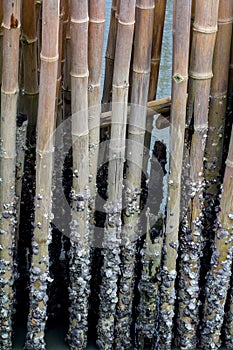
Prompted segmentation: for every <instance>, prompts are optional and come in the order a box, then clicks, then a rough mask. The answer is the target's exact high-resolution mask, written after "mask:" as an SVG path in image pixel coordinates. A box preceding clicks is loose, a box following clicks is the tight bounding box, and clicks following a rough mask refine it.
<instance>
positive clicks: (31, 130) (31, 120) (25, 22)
mask: <svg viewBox="0 0 233 350" xmlns="http://www.w3.org/2000/svg"><path fill="white" fill-rule="evenodd" d="M36 20H37V19H36V4H35V1H28V0H23V1H22V30H21V38H20V42H21V74H22V77H21V79H20V81H21V83H22V85H21V86H20V94H19V101H18V112H19V113H21V114H22V115H23V117H22V119H23V121H22V123H21V122H18V127H17V159H16V161H17V169H16V170H17V172H16V196H17V197H18V203H17V206H18V212H19V214H20V200H21V190H22V178H23V174H24V160H25V149H26V136H27V139H28V143H29V145H30V146H32V147H33V148H34V149H35V130H36V121H37V110H38V97H39V87H38V72H37V68H38V62H37V58H38V57H37V43H38V39H37V21H36ZM24 119H25V120H24ZM19 216H20V215H19ZM18 225H19V221H18Z"/></svg>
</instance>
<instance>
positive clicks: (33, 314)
mask: <svg viewBox="0 0 233 350" xmlns="http://www.w3.org/2000/svg"><path fill="white" fill-rule="evenodd" d="M59 14H60V2H59V0H51V1H43V4H42V38H43V40H42V48H41V54H40V59H41V74H40V90H39V106H38V123H37V142H36V198H35V224H34V227H35V228H34V234H33V242H32V247H33V254H32V263H31V269H30V280H31V285H30V310H29V317H28V330H27V339H26V344H25V348H26V349H38V350H39V349H41V350H42V349H45V347H46V345H45V339H44V331H45V326H46V320H47V315H46V311H47V310H46V309H47V300H48V296H47V286H48V283H50V282H51V278H50V276H49V252H48V245H49V243H50V240H51V227H50V220H51V216H52V213H51V207H52V203H51V202H52V198H51V187H52V173H53V153H54V150H53V148H54V144H53V143H54V142H53V131H54V125H55V118H54V115H55V100H56V81H57V80H56V78H57V66H58V37H59Z"/></svg>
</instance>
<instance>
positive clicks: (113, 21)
mask: <svg viewBox="0 0 233 350" xmlns="http://www.w3.org/2000/svg"><path fill="white" fill-rule="evenodd" d="M120 1H121V0H112V8H111V15H110V27H109V32H108V42H107V49H106V56H105V74H104V89H103V97H102V103H107V104H108V103H109V102H111V97H112V79H113V70H114V59H115V49H116V37H117V23H118V10H119V6H120Z"/></svg>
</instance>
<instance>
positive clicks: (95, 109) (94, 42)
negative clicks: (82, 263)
mask: <svg viewBox="0 0 233 350" xmlns="http://www.w3.org/2000/svg"><path fill="white" fill-rule="evenodd" d="M89 16H90V23H89V34H88V35H89V39H88V40H89V43H88V63H89V81H88V105H89V172H90V201H89V208H90V238H91V240H93V239H94V236H93V235H94V226H95V217H94V216H95V197H96V175H97V170H98V154H99V141H100V114H101V97H100V83H101V73H102V69H101V68H102V52H103V46H104V28H105V1H104V0H95V1H93V0H89Z"/></svg>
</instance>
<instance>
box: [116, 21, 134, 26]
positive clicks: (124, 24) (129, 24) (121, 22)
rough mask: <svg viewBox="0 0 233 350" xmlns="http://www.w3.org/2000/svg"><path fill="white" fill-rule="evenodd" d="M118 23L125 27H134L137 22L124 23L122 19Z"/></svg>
mask: <svg viewBox="0 0 233 350" xmlns="http://www.w3.org/2000/svg"><path fill="white" fill-rule="evenodd" d="M118 23H119V24H122V25H123V26H132V25H134V24H135V20H134V21H132V22H123V21H121V20H120V19H118Z"/></svg>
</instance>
